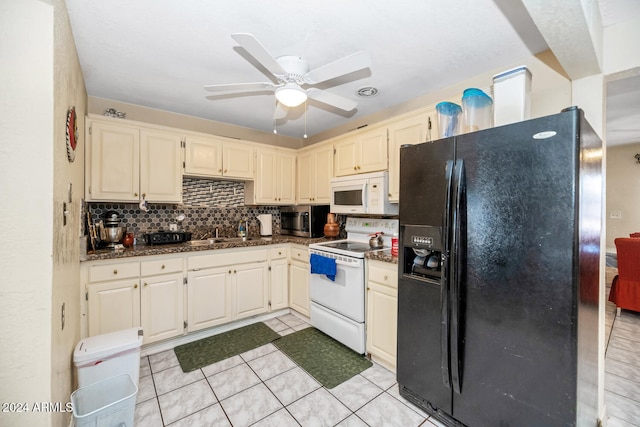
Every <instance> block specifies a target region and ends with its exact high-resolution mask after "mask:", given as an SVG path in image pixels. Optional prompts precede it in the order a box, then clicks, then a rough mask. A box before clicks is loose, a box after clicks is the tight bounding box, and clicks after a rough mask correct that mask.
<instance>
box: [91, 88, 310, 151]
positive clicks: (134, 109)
mask: <svg viewBox="0 0 640 427" xmlns="http://www.w3.org/2000/svg"><path fill="white" fill-rule="evenodd" d="M108 108H115V109H116V110H117V111H122V112H124V113H126V114H127V119H128V120H135V121H139V122H143V123H151V124H156V125H161V126H169V127H173V128H176V129H185V130H191V131H194V132H203V133H208V134H211V135H218V136H226V137H229V138H237V139H244V140H246V141H253V142H258V143H261V144H269V145H275V146H278V147H286V148H300V147H302V139H301V138H294V137H291V136H286V135H280V134H278V135H274V134H273V133H271V132H263V131H259V130H255V129H249V128H243V127H240V126H235V125H231V124H227V123H222V122H216V121H213V120H205V119H200V118H198V117H192V116H185V115H182V114H177V113H171V112H169V111H163V110H156V109H154V108H148V107H143V106H140V105H135V104H127V103H124V102H118V101H112V100H110V99H104V98H96V97H94V96H91V97H89V105H88V112H89V113H91V114H100V115H102V114H104V112H105V110H106V109H108Z"/></svg>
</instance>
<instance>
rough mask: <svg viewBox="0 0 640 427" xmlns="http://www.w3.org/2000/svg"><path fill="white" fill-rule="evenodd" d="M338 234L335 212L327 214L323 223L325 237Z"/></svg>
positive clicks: (338, 227) (338, 228)
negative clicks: (325, 221)
mask: <svg viewBox="0 0 640 427" xmlns="http://www.w3.org/2000/svg"><path fill="white" fill-rule="evenodd" d="M338 234H340V225H339V224H338V223H337V222H336V214H332V213H330V214H327V223H326V224H325V225H324V236H325V237H336V236H337V235H338Z"/></svg>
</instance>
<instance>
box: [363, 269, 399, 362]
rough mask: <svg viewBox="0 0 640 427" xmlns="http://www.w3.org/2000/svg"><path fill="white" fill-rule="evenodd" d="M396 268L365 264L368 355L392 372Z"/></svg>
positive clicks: (396, 282) (395, 322) (395, 318)
mask: <svg viewBox="0 0 640 427" xmlns="http://www.w3.org/2000/svg"><path fill="white" fill-rule="evenodd" d="M397 268H398V265H397V264H391V263H386V262H382V261H375V260H367V270H368V281H367V353H370V354H371V358H372V359H373V360H375V361H377V362H378V363H381V364H382V365H384V366H386V367H387V368H389V369H391V370H392V371H394V372H395V368H396V347H397V342H398V338H397V327H398V272H397Z"/></svg>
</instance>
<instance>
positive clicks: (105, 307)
mask: <svg viewBox="0 0 640 427" xmlns="http://www.w3.org/2000/svg"><path fill="white" fill-rule="evenodd" d="M87 270H88V285H87V294H86V299H87V309H88V318H89V321H88V327H89V330H88V333H89V335H90V336H93V335H100V334H105V333H108V332H113V331H118V330H121V329H128V328H133V327H139V326H141V327H142V329H143V331H144V344H149V343H152V342H155V341H159V340H163V339H166V338H171V337H174V336H177V335H181V334H182V333H183V332H184V325H183V322H184V303H183V301H184V299H183V295H184V284H183V279H182V277H183V273H182V271H183V267H182V258H172V259H159V260H153V261H144V262H127V263H98V264H95V265H90V266H89V267H88V269H87Z"/></svg>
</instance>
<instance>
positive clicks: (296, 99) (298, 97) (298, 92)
mask: <svg viewBox="0 0 640 427" xmlns="http://www.w3.org/2000/svg"><path fill="white" fill-rule="evenodd" d="M276 99H277V100H278V102H280V103H281V104H283V105H286V106H287V107H297V106H298V105H300V104H302V103H303V102H304V101H306V100H307V91H305V90H304V89H302V88H301V87H300V86H298V85H297V84H295V83H287V84H285V85H284V86H282V87H279V88H278V89H276Z"/></svg>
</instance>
